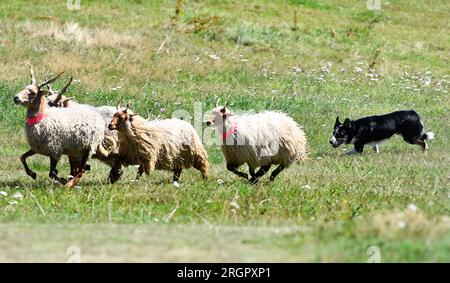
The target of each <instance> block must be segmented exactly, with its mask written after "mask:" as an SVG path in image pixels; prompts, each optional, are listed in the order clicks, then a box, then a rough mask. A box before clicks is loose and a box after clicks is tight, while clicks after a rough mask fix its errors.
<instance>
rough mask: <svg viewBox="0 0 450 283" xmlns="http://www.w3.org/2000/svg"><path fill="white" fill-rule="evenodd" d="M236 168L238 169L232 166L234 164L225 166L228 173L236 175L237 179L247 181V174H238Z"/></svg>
mask: <svg viewBox="0 0 450 283" xmlns="http://www.w3.org/2000/svg"><path fill="white" fill-rule="evenodd" d="M237 168H238V166H236V165H234V164H231V163H228V164H227V170H228V171H231V172H233V173H234V174H236V175H238V176H239V177H242V178H244V179H246V180H248V175H247V173H244V172H240V171H238V170H237Z"/></svg>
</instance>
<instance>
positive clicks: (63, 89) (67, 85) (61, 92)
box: [58, 76, 73, 98]
mask: <svg viewBox="0 0 450 283" xmlns="http://www.w3.org/2000/svg"><path fill="white" fill-rule="evenodd" d="M72 80H73V76H71V77H70V79H69V82H68V83H67V84H66V85H65V86H64V87H63V88H62V89H61V90H60V91H59V92H58V96H61V95H63V94H64V93H65V92H66V91H67V88H68V87H69V85H70V84H71V83H72ZM72 98H73V97H72Z"/></svg>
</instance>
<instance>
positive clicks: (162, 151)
mask: <svg viewBox="0 0 450 283" xmlns="http://www.w3.org/2000/svg"><path fill="white" fill-rule="evenodd" d="M108 127H109V129H110V130H117V131H118V133H119V142H120V143H121V144H120V145H119V158H118V162H117V165H119V166H121V165H140V167H139V172H138V175H137V178H139V177H140V176H141V175H142V174H143V173H144V172H145V173H146V174H147V175H148V174H150V173H151V172H152V171H153V170H154V169H157V170H168V171H173V173H174V176H173V182H174V185H178V183H177V182H178V179H179V177H180V174H181V172H182V169H184V168H190V167H194V168H195V169H197V170H199V171H200V172H201V173H202V176H203V178H207V175H208V166H209V165H208V160H207V158H208V157H207V154H206V150H205V148H204V147H203V144H202V142H201V140H200V137H199V136H198V134H197V132H196V131H195V129H194V128H193V127H192V126H191V125H190V124H189V123H187V122H185V121H182V120H179V119H167V120H157V121H148V120H146V119H144V118H142V117H141V116H139V115H137V114H135V113H133V112H132V111H131V110H128V107H127V108H125V109H120V110H118V112H117V113H116V114H114V117H113V118H112V120H111V123H110V124H109V126H108Z"/></svg>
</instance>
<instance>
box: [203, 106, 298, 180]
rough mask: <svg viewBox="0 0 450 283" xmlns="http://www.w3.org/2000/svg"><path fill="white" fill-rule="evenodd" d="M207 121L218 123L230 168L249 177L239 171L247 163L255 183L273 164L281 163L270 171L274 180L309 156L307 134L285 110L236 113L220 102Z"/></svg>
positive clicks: (210, 124) (217, 126)
mask: <svg viewBox="0 0 450 283" xmlns="http://www.w3.org/2000/svg"><path fill="white" fill-rule="evenodd" d="M206 124H207V126H214V127H215V129H216V133H217V134H218V135H219V138H220V142H221V148H222V152H223V154H224V156H225V159H226V162H227V169H228V170H229V171H231V172H233V173H234V174H236V175H238V176H240V177H243V178H245V179H248V175H247V173H244V172H241V171H238V168H239V166H241V165H243V164H245V163H247V165H248V167H249V173H250V176H251V178H250V182H252V183H257V182H258V179H259V178H260V177H261V176H263V175H264V174H265V173H267V172H268V171H269V169H270V167H271V166H272V165H278V167H277V168H276V169H275V170H273V172H272V174H271V175H270V180H271V181H273V180H274V179H275V177H276V176H277V175H278V174H279V173H280V172H281V171H282V170H283V169H285V168H287V167H289V166H290V165H291V164H292V163H293V162H296V161H302V160H304V159H306V156H307V147H306V135H305V133H304V132H303V131H302V129H301V128H300V126H299V125H298V124H297V123H296V122H295V121H294V120H293V119H292V118H291V117H289V116H288V115H286V114H284V113H281V112H274V111H266V112H262V113H256V114H242V115H234V114H233V113H232V112H231V111H230V110H229V109H228V108H227V107H226V106H216V108H215V109H214V110H213V111H212V114H211V115H210V118H209V119H208V121H207V122H206ZM257 168H260V169H259V170H258V171H257V172H255V170H256V169H257Z"/></svg>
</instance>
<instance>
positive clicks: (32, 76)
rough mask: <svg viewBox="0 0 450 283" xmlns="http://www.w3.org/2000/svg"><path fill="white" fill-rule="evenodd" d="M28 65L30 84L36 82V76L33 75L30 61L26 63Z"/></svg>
mask: <svg viewBox="0 0 450 283" xmlns="http://www.w3.org/2000/svg"><path fill="white" fill-rule="evenodd" d="M28 67H30V76H31V84H34V85H35V84H36V78H35V77H34V71H33V66H31V64H30V63H28Z"/></svg>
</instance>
